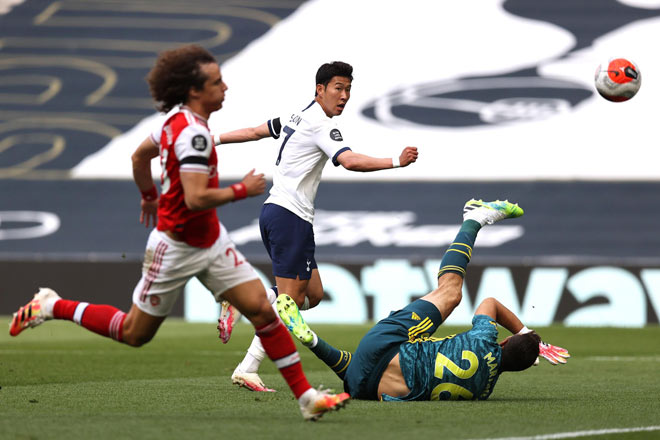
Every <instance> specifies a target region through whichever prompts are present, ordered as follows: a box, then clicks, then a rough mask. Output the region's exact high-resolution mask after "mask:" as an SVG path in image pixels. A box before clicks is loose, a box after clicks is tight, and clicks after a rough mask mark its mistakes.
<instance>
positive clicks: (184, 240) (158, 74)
mask: <svg viewBox="0 0 660 440" xmlns="http://www.w3.org/2000/svg"><path fill="white" fill-rule="evenodd" d="M147 81H148V83H149V88H150V90H151V94H152V96H153V98H154V100H155V101H156V103H157V107H158V109H159V110H161V111H163V112H168V111H170V110H172V109H176V111H174V112H172V114H171V115H169V117H168V119H167V120H166V121H165V122H164V124H163V125H162V126H161V127H158V129H157V130H155V131H154V132H153V133H152V134H151V135H150V136H149V137H148V138H147V139H145V140H144V141H143V142H142V143H141V144H140V146H139V147H138V148H137V150H136V151H135V152H134V153H133V156H132V160H133V177H134V180H135V183H136V184H137V186H138V188H139V189H140V192H141V193H142V201H141V216H140V221H141V222H142V223H144V224H145V226H147V227H148V226H149V224H150V223H151V224H154V225H155V226H156V228H155V229H153V230H152V231H151V234H150V235H149V239H148V242H147V246H146V251H145V257H144V263H143V266H142V278H141V279H140V281H139V282H138V284H137V286H136V287H135V290H134V292H133V305H132V306H131V309H130V311H129V312H128V313H124V312H122V311H121V310H119V309H117V308H115V307H113V306H109V305H96V304H89V303H86V302H80V301H70V300H66V299H62V298H60V296H59V295H58V294H57V293H55V291H53V290H52V289H48V288H42V289H40V290H39V292H38V293H36V294H35V296H34V298H33V299H32V300H31V301H30V302H29V303H28V304H27V305H25V306H24V307H21V308H20V309H19V310H18V312H17V313H15V314H14V318H13V320H12V323H11V328H10V334H11V335H12V336H16V335H18V334H19V333H20V332H21V331H22V330H24V329H26V328H28V327H36V326H37V325H39V324H41V323H43V322H44V321H46V320H49V319H64V320H70V321H74V322H76V323H78V324H79V325H81V326H83V327H85V328H87V329H88V330H91V331H93V332H96V333H98V334H101V335H103V336H106V337H110V338H113V339H115V340H117V341H119V342H123V343H125V344H128V345H131V346H135V347H139V346H141V345H143V344H145V343H147V342H149V341H150V340H151V339H152V338H153V336H154V335H155V334H156V331H157V330H158V328H159V326H160V325H161V323H162V322H163V321H164V320H165V318H166V317H167V315H168V314H169V313H170V312H171V310H172V307H173V306H174V303H175V301H176V299H177V298H178V297H179V295H180V294H181V292H182V291H183V289H184V286H185V284H186V283H187V282H188V280H190V278H192V277H197V279H198V280H199V281H200V282H201V283H202V284H203V285H204V286H205V287H206V288H207V289H208V290H209V291H210V292H211V293H212V294H213V295H214V297H215V299H216V301H218V302H219V301H222V300H226V301H228V302H229V303H230V304H232V305H233V306H234V307H236V308H237V309H238V310H239V311H240V312H241V313H242V314H243V315H244V316H245V317H246V318H247V319H248V320H249V321H250V322H251V323H252V324H253V325H254V327H255V329H256V334H257V336H259V338H260V340H261V342H262V344H263V346H264V349H265V350H266V353H267V354H268V357H270V358H271V359H272V360H273V361H274V362H275V364H276V365H277V367H278V368H279V370H280V372H281V374H282V376H283V377H284V379H285V380H286V382H287V383H288V385H289V387H290V388H291V390H292V392H293V393H294V395H295V396H296V398H297V399H298V402H299V405H300V409H301V412H302V414H303V417H304V418H305V419H307V420H316V419H318V418H319V417H321V416H322V415H323V414H324V413H325V412H327V411H332V410H336V409H339V408H340V407H342V406H343V405H344V404H345V403H346V401H347V399H348V398H349V396H348V394H346V393H341V394H338V395H334V394H329V393H327V392H324V391H320V390H316V389H314V388H312V387H311V386H310V384H309V382H308V381H307V378H306V377H305V374H304V372H303V370H302V366H301V364H300V356H299V354H298V352H297V350H296V347H295V344H294V343H293V340H292V339H291V336H290V335H289V332H288V331H287V329H286V327H285V326H284V325H283V324H282V322H281V321H280V320H279V319H278V317H277V315H276V314H275V311H274V310H273V308H272V307H271V303H270V302H269V301H268V299H267V297H266V292H265V289H264V286H263V284H262V283H261V281H260V280H259V278H258V276H257V274H256V272H255V271H254V269H253V268H252V266H251V265H250V264H249V263H248V262H247V260H246V259H245V258H244V257H243V255H242V254H241V252H240V251H239V250H238V249H236V246H235V245H234V243H232V241H231V240H230V238H229V236H228V234H227V231H226V229H225V228H224V226H223V225H222V223H220V222H219V221H218V217H217V213H216V208H217V207H218V206H220V205H223V204H225V203H229V202H234V201H238V200H241V199H244V198H246V197H251V196H256V195H259V194H261V193H263V192H264V190H265V185H266V184H265V180H264V176H263V174H255V173H254V170H252V171H250V172H249V173H248V174H247V175H246V176H245V177H244V178H243V180H242V181H241V182H240V183H237V184H234V185H231V186H229V187H224V188H221V187H219V183H218V174H217V163H218V159H217V156H216V152H215V148H214V145H213V143H212V142H211V135H210V133H209V129H208V126H207V120H208V118H209V115H210V114H211V113H212V112H214V111H217V110H219V109H220V108H222V103H223V101H224V98H225V92H226V91H227V85H226V84H225V83H224V81H223V78H222V75H221V72H220V67H219V66H218V63H217V61H216V60H215V58H214V57H213V55H211V54H210V53H209V52H208V51H207V50H206V49H204V48H202V47H199V46H195V45H189V46H184V47H181V48H179V49H174V50H169V51H166V52H163V53H162V54H160V56H159V57H158V59H157V60H156V64H155V66H154V67H153V69H152V70H151V72H150V73H149V75H148V77H147ZM179 106H180V107H179ZM158 156H160V163H161V167H162V175H161V194H160V198H159V197H158V192H157V190H156V187H155V185H154V182H153V180H152V175H151V161H152V160H153V159H154V158H156V157H158Z"/></svg>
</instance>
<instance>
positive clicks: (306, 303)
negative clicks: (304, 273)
mask: <svg viewBox="0 0 660 440" xmlns="http://www.w3.org/2000/svg"><path fill="white" fill-rule="evenodd" d="M275 282H276V284H277V290H278V292H279V293H285V294H287V295H289V296H290V297H291V298H293V300H294V301H295V302H296V304H297V305H298V308H300V310H307V309H311V308H313V307H316V306H317V305H318V304H319V303H320V302H321V300H322V299H323V283H322V282H321V275H320V274H319V271H318V269H312V274H311V277H310V279H308V280H301V279H300V278H295V279H294V278H283V277H275Z"/></svg>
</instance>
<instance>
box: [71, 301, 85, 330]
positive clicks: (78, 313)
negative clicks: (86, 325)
mask: <svg viewBox="0 0 660 440" xmlns="http://www.w3.org/2000/svg"><path fill="white" fill-rule="evenodd" d="M88 305H89V303H85V302H81V303H79V304H78V305H77V306H76V310H75V312H73V322H75V323H76V324H78V325H80V321H82V317H83V313H85V309H86V308H87V306H88Z"/></svg>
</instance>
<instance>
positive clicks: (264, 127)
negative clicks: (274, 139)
mask: <svg viewBox="0 0 660 440" xmlns="http://www.w3.org/2000/svg"><path fill="white" fill-rule="evenodd" d="M270 136H271V134H270V131H269V130H268V123H267V122H264V123H263V124H261V125H259V126H258V127H248V128H239V129H238V130H234V131H229V132H227V133H221V134H213V135H212V136H211V138H212V139H213V143H214V144H215V145H220V144H235V143H241V142H250V141H258V140H259V139H263V138H265V137H270Z"/></svg>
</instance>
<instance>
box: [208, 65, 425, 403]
mask: <svg viewBox="0 0 660 440" xmlns="http://www.w3.org/2000/svg"><path fill="white" fill-rule="evenodd" d="M352 81H353V68H352V67H351V66H350V65H349V64H346V63H343V62H340V61H335V62H333V63H330V64H323V65H322V66H321V67H320V68H319V69H318V71H317V73H316V96H315V98H314V100H313V101H312V102H311V103H310V104H309V105H307V106H306V107H304V108H302V107H301V108H298V109H296V110H294V111H291V112H289V113H286V114H284V115H281V116H280V117H276V118H273V119H271V120H269V121H267V122H265V123H263V124H262V125H260V126H258V127H254V128H243V129H239V130H235V131H232V132H229V133H223V134H221V135H219V136H214V139H216V140H217V141H218V143H219V144H220V143H222V144H228V143H234V142H246V141H254V140H258V139H263V138H265V137H268V136H271V137H273V138H275V139H280V140H281V145H280V149H279V152H278V155H277V160H276V161H275V169H274V171H273V186H272V188H271V190H270V196H269V197H268V199H267V200H266V201H265V203H264V206H263V208H262V211H261V215H260V217H259V227H260V228H261V238H262V240H263V243H264V245H265V247H266V250H267V251H268V255H269V256H270V258H271V260H272V265H273V275H274V277H275V280H276V284H277V288H276V290H277V291H279V292H280V293H286V294H287V295H289V296H290V297H291V298H293V299H294V301H295V302H296V303H297V304H298V306H299V307H300V308H301V309H302V310H306V309H308V308H311V307H315V306H316V305H317V304H318V303H319V302H320V301H321V299H322V298H323V285H322V283H321V277H320V274H319V271H318V266H317V264H316V259H315V258H314V251H315V243H314V230H313V227H312V224H313V220H314V198H315V197H316V190H317V188H318V185H319V182H320V180H321V173H322V172H323V168H324V167H325V165H326V163H327V161H328V160H329V159H330V160H331V161H332V164H333V165H334V166H339V165H341V166H343V167H344V168H346V169H348V170H351V171H363V172H364V171H378V170H384V169H389V168H397V167H406V166H408V165H410V164H411V163H413V162H415V161H416V160H417V154H418V153H417V148H416V147H405V148H404V149H403V151H402V152H401V154H399V155H396V156H394V157H391V158H390V157H388V158H375V157H370V156H366V155H363V154H359V153H356V152H354V151H352V150H351V147H350V143H349V142H348V141H346V140H344V138H343V135H342V133H341V131H340V129H339V126H338V125H337V123H336V118H335V117H336V116H339V115H341V114H342V112H343V111H344V108H345V106H346V104H347V103H348V100H349V99H350V97H351V84H352ZM276 294H277V292H276V291H275V290H273V291H271V292H269V298H270V300H271V301H273V302H274V301H275V298H276ZM235 318H236V315H235V314H234V313H233V312H232V310H231V309H229V308H228V307H227V305H226V304H225V307H224V308H223V313H222V314H221V319H220V323H219V327H218V329H219V330H220V337H221V339H222V340H223V341H224V342H227V340H228V339H229V336H230V334H231V328H232V325H233V321H234V320H235ZM263 358H264V351H263V348H262V347H261V345H260V341H259V339H258V338H255V339H254V340H253V343H252V345H251V346H250V348H249V349H248V352H247V354H246V356H245V358H244V359H243V361H242V362H241V363H240V364H239V365H238V367H237V368H236V370H235V371H234V374H233V375H232V381H233V382H234V383H237V384H239V385H243V386H245V387H247V388H249V389H251V390H254V391H272V390H269V389H268V388H266V387H265V386H264V384H263V382H262V381H261V378H260V377H259V376H258V374H257V371H258V369H259V365H260V363H261V360H262V359H263Z"/></svg>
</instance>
